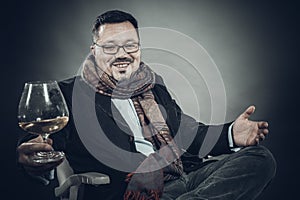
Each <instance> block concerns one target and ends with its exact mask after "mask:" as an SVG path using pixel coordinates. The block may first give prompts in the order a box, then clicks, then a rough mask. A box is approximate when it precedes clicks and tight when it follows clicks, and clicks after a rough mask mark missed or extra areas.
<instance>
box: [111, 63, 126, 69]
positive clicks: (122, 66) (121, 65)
mask: <svg viewBox="0 0 300 200" xmlns="http://www.w3.org/2000/svg"><path fill="white" fill-rule="evenodd" d="M129 64H130V63H129V62H126V63H125V62H122V63H113V64H112V65H113V66H114V67H117V68H127V67H128V65H129Z"/></svg>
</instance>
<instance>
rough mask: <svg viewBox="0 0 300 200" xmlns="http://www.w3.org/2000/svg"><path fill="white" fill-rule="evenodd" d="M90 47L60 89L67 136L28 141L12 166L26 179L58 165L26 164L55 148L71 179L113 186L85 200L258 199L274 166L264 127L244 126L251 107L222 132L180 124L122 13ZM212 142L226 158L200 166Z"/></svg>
mask: <svg viewBox="0 0 300 200" xmlns="http://www.w3.org/2000/svg"><path fill="white" fill-rule="evenodd" d="M93 40H94V43H93V45H92V46H91V52H90V54H89V55H88V57H87V58H86V60H85V61H84V64H83V70H82V74H81V76H80V77H76V78H72V79H69V80H66V81H63V82H60V87H61V90H62V92H63V94H64V96H65V99H66V102H67V104H68V107H69V110H70V113H71V114H70V120H69V123H68V125H67V127H65V128H64V129H63V130H62V131H61V132H60V133H57V134H54V135H53V137H52V140H49V141H48V143H47V144H46V143H43V142H42V139H41V138H40V137H37V138H33V139H32V137H30V136H25V137H24V138H23V139H22V140H20V142H19V144H20V145H19V146H18V148H17V150H18V161H19V163H20V164H22V165H23V167H24V169H25V170H26V172H27V173H28V174H30V175H32V176H40V177H42V176H43V175H44V174H46V173H47V172H49V171H51V170H53V169H54V168H55V167H56V166H58V165H59V164H60V163H61V161H59V162H54V163H48V164H36V163H34V162H32V161H31V160H30V155H31V154H32V153H34V152H37V151H49V150H51V149H52V148H53V147H54V148H55V149H58V150H63V151H64V152H65V153H66V157H67V159H68V160H69V162H70V164H71V166H72V168H73V169H74V171H75V172H86V171H99V172H102V173H105V174H108V175H109V176H110V179H111V183H110V184H108V185H105V186H101V187H98V188H87V190H86V191H85V195H86V198H87V199H92V198H94V199H114V200H116V199H185V200H186V199H222V200H224V199H230V200H232V199H254V198H256V197H257V196H258V195H259V194H260V193H261V192H262V191H263V190H264V188H265V187H266V186H267V184H268V183H269V182H270V180H271V179H272V178H273V177H274V175H275V168H276V166H275V161H274V158H273V156H272V154H271V153H270V152H269V151H268V150H267V149H266V148H265V147H262V146H260V145H259V142H260V141H261V140H264V139H265V136H266V135H267V134H268V129H267V128H268V123H267V122H264V121H259V122H256V121H251V120H249V117H250V115H251V114H252V113H253V112H254V109H255V108H254V106H250V107H249V108H247V109H246V110H245V112H243V113H242V114H241V115H240V116H239V117H238V118H237V119H236V120H235V121H234V122H233V123H228V124H224V125H219V126H207V125H204V124H202V123H199V122H196V121H195V120H194V119H192V118H191V117H189V116H187V115H185V114H184V113H183V112H182V111H181V110H180V108H179V106H178V105H177V104H176V103H175V101H174V100H172V98H171V96H170V94H169V93H168V91H167V88H166V86H165V85H164V83H163V80H162V78H161V77H160V76H158V75H157V74H155V73H154V72H153V71H152V70H151V69H150V67H148V66H147V65H146V64H144V63H143V62H142V61H141V51H140V43H139V34H138V25H137V21H136V20H135V18H134V17H133V16H131V15H130V14H128V13H125V12H122V11H118V10H114V11H108V12H106V13H104V14H102V15H100V16H99V17H97V20H96V22H95V25H94V28H93ZM89 105H92V106H91V107H89ZM162 110H163V111H162ZM95 118H96V123H94V121H93V120H95ZM95 124H97V126H95ZM99 127H100V128H99ZM209 134H217V135H219V137H218V139H217V140H216V141H215V142H214V143H213V146H212V147H211V148H210V149H209V152H207V155H213V156H214V155H220V154H229V155H226V156H224V158H222V159H220V160H212V161H209V162H203V159H202V158H203V157H204V156H206V155H199V150H200V148H201V147H203V145H205V138H207V136H208V135H209ZM99 138H100V139H99ZM52 144H53V147H52ZM116 149H117V150H116Z"/></svg>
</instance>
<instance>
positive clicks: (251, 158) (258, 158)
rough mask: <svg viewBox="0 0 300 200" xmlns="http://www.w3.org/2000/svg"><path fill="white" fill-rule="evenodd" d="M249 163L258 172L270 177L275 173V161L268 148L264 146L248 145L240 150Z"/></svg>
mask: <svg viewBox="0 0 300 200" xmlns="http://www.w3.org/2000/svg"><path fill="white" fill-rule="evenodd" d="M241 153H242V154H243V155H245V158H246V159H248V162H249V163H252V164H251V165H252V166H253V167H254V168H255V167H256V168H257V169H256V171H257V172H258V173H261V174H264V176H266V177H267V178H269V179H272V178H273V177H274V176H275V174H276V161H275V158H274V156H273V155H272V153H271V152H270V150H269V149H267V148H266V147H264V146H261V145H259V146H249V147H246V148H244V149H243V150H241Z"/></svg>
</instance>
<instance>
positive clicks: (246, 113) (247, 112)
mask: <svg viewBox="0 0 300 200" xmlns="http://www.w3.org/2000/svg"><path fill="white" fill-rule="evenodd" d="M254 111H255V106H249V107H248V108H247V109H246V110H245V111H244V112H243V113H242V115H241V116H242V117H243V118H244V119H248V118H249V117H250V115H251V114H253V113H254Z"/></svg>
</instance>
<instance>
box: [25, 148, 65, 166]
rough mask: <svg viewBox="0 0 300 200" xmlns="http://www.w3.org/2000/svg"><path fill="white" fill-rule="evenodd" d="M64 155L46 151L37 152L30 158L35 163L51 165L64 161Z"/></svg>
mask: <svg viewBox="0 0 300 200" xmlns="http://www.w3.org/2000/svg"><path fill="white" fill-rule="evenodd" d="M64 157H65V154H64V152H62V151H47V152H42V151H41V152H37V153H35V154H34V155H32V156H31V159H32V161H33V162H35V163H41V164H43V163H51V162H58V161H60V160H62V159H64Z"/></svg>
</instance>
